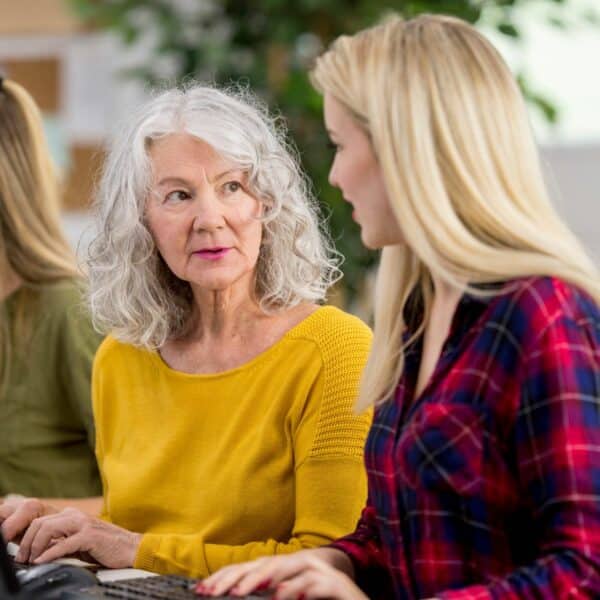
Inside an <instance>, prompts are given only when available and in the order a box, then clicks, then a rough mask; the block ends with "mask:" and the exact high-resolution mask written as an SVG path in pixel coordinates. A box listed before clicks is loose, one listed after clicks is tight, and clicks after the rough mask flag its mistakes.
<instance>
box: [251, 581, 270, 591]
mask: <svg viewBox="0 0 600 600" xmlns="http://www.w3.org/2000/svg"><path fill="white" fill-rule="evenodd" d="M270 585H271V580H270V579H265V580H264V581H261V582H260V583H259V584H258V585H257V586H256V588H254V589H255V591H257V592H262V591H263V590H266V589H268V588H269V586H270Z"/></svg>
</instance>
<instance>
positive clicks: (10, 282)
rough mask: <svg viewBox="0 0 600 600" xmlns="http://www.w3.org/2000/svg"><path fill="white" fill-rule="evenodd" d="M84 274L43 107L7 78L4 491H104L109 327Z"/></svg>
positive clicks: (0, 141)
mask: <svg viewBox="0 0 600 600" xmlns="http://www.w3.org/2000/svg"><path fill="white" fill-rule="evenodd" d="M80 280H81V277H80V275H79V273H78V271H77V267H76V262H75V257H74V255H73V253H72V252H71V250H70V248H69V245H68V244H67V242H66V241H65V238H64V236H63V233H62V231H61V227H60V221H59V201H58V193H57V186H56V181H55V178H54V173H53V169H52V165H51V161H50V156H49V153H48V149H47V146H46V141H45V138H44V134H43V129H42V123H41V117H40V113H39V110H38V108H37V106H36V105H35V103H34V101H33V99H32V98H31V96H30V95H29V94H28V93H27V92H26V91H25V90H24V89H23V88H22V87H21V86H19V85H18V84H16V83H14V82H12V81H7V80H2V79H0V440H2V442H1V443H0V497H2V496H6V495H8V494H20V495H25V496H38V497H44V498H53V499H54V498H92V497H95V496H98V495H99V494H100V493H101V491H102V490H101V484H100V480H99V476H98V470H97V466H96V461H95V457H94V441H93V437H94V431H93V418H92V410H91V400H90V372H91V363H92V359H93V356H94V353H95V351H96V348H97V346H98V344H99V342H100V337H99V336H98V335H97V334H96V333H95V332H94V331H93V330H92V327H91V323H90V320H89V318H88V317H87V315H86V314H85V312H84V311H83V310H82V308H81V306H80V305H81V298H80V292H79V283H80ZM53 504H54V505H60V501H55V500H53ZM69 504H70V505H72V504H73V503H72V502H70V503H69ZM80 506H81V507H82V508H85V507H89V508H90V510H91V512H94V511H95V509H96V506H97V503H96V501H95V500H94V499H91V500H85V501H83V502H82V504H80Z"/></svg>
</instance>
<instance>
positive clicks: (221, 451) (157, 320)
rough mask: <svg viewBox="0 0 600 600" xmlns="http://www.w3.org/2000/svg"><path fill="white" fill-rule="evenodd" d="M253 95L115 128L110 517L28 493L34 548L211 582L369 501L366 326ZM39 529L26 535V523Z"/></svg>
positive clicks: (109, 286)
mask: <svg viewBox="0 0 600 600" xmlns="http://www.w3.org/2000/svg"><path fill="white" fill-rule="evenodd" d="M246 97H247V96H242V95H240V94H239V93H234V92H223V91H219V90H217V89H212V88H209V87H191V88H189V89H188V90H187V91H179V90H172V91H167V92H165V93H163V94H161V95H160V96H158V97H157V98H155V99H154V100H152V101H151V102H149V103H148V104H147V105H146V106H144V107H143V108H142V109H141V111H140V112H139V113H138V114H137V115H136V116H134V117H133V118H132V120H131V124H130V125H129V126H128V127H127V128H126V129H125V130H123V131H121V132H120V134H119V135H118V138H117V140H116V141H115V143H114V145H113V146H112V149H111V151H110V153H109V156H108V160H107V164H106V168H105V172H104V176H103V179H102V183H101V187H100V193H99V215H100V225H101V228H100V234H99V236H98V238H97V239H96V240H95V242H94V243H93V245H92V247H91V250H90V261H89V262H90V264H89V267H90V285H91V289H90V301H91V306H92V312H93V316H94V318H95V323H96V325H97V326H98V327H99V328H101V329H102V330H105V331H107V332H111V335H110V336H108V337H107V339H106V340H105V342H104V343H103V344H102V346H101V347H100V349H99V351H98V354H97V357H96V360H95V364H94V371H93V382H92V387H93V394H92V395H93V403H94V415H95V422H96V431H97V444H96V453H97V458H98V464H99V467H100V472H101V476H102V479H103V484H104V485H103V489H104V510H103V515H102V518H101V519H94V518H91V517H87V516H85V515H84V514H83V513H81V512H78V511H76V510H70V509H66V510H65V511H63V512H55V511H53V510H52V509H51V508H50V507H48V506H45V505H43V504H41V503H39V502H35V501H30V502H26V503H24V504H23V505H22V506H21V507H20V509H18V510H17V511H15V512H14V513H13V514H12V515H11V516H10V517H9V518H8V519H6V520H5V521H4V524H3V530H4V532H5V534H6V535H7V536H8V537H9V538H14V537H15V536H16V535H18V534H19V533H22V532H23V530H25V529H26V532H25V535H24V537H23V540H22V543H21V548H20V554H19V555H18V559H19V560H21V561H31V562H45V561H49V560H52V559H55V558H57V557H59V556H62V555H66V554H73V553H81V552H82V553H85V554H87V555H89V556H91V557H92V558H94V559H95V560H97V561H98V562H100V563H101V564H103V565H105V566H108V567H117V568H118V567H130V566H135V567H139V568H144V569H148V570H152V571H156V572H163V573H167V572H168V573H182V574H190V575H193V576H206V575H208V574H209V573H211V572H213V571H214V570H216V569H218V568H219V567H222V566H223V565H226V564H229V563H233V562H237V561H240V560H245V559H250V558H253V557H258V556H263V555H272V554H280V553H286V552H291V551H294V550H298V549H301V548H308V547H313V546H319V545H322V544H325V543H327V542H329V541H331V540H333V539H335V538H336V537H338V536H340V535H342V534H344V533H348V532H349V531H351V530H352V528H353V527H354V525H355V523H356V520H357V518H358V517H359V514H360V509H361V505H362V504H363V503H364V501H365V497H366V480H365V474H364V469H363V466H362V458H361V456H362V448H363V444H364V441H365V437H366V434H367V430H368V427H369V422H370V418H369V417H368V416H361V417H357V416H355V415H354V413H353V409H352V406H353V403H354V401H355V400H356V396H357V391H358V383H359V378H360V373H361V371H362V369H363V367H364V365H365V362H366V358H367V354H368V351H369V345H370V331H369V329H368V328H367V327H366V326H365V325H364V324H363V323H362V322H361V321H359V320H358V319H356V318H355V317H352V316H349V315H347V314H345V313H343V312H342V311H340V310H338V309H336V308H333V307H330V306H319V304H318V303H320V302H322V301H323V299H324V297H325V293H326V290H327V288H328V287H329V285H330V284H331V283H332V281H334V279H335V278H336V277H337V273H338V271H337V269H336V260H335V254H334V252H333V250H332V248H331V246H330V245H329V242H328V241H327V237H326V236H325V235H324V233H323V232H322V231H320V228H319V217H318V212H317V209H316V206H315V203H314V201H313V199H312V198H311V196H310V193H309V188H308V185H307V183H306V180H305V178H304V176H303V175H302V173H301V171H300V169H299V167H298V165H297V163H296V161H295V160H294V159H293V158H292V156H291V155H290V152H289V151H288V150H287V149H286V146H285V142H284V141H283V139H284V138H283V135H284V134H283V132H282V131H281V130H278V129H277V128H276V127H275V125H274V123H273V121H272V120H271V119H269V117H268V115H267V114H266V112H265V111H264V110H263V109H262V108H260V107H257V106H256V103H254V104H251V103H250V102H248V101H247V100H246V99H245V98H246ZM32 520H33V523H32V524H31V525H30V526H29V527H28V528H27V526H28V525H29V524H30V523H31V521H32Z"/></svg>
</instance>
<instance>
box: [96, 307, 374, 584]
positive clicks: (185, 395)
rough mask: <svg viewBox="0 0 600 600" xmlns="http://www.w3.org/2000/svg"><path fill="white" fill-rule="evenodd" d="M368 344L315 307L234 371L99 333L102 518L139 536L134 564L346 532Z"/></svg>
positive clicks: (355, 491)
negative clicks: (195, 365) (199, 371)
mask: <svg viewBox="0 0 600 600" xmlns="http://www.w3.org/2000/svg"><path fill="white" fill-rule="evenodd" d="M370 341H371V334H370V331H369V329H368V327H367V326H366V325H364V324H363V323H362V322H361V321H360V320H358V319H357V318H355V317H352V316H350V315H347V314H345V313H343V312H342V311H340V310H338V309H336V308H333V307H322V308H319V309H318V310H316V311H315V312H314V313H313V314H312V315H310V316H309V317H308V318H306V319H305V320H304V321H302V322H301V323H300V324H299V325H297V326H295V327H293V328H292V329H291V330H289V331H288V332H287V333H286V334H285V336H284V337H283V338H282V339H281V340H279V341H278V342H277V343H276V344H274V345H273V346H272V347H271V348H269V349H268V350H266V351H265V352H263V353H262V354H260V355H258V356H257V357H255V358H254V359H253V360H251V361H250V362H248V363H246V364H244V365H242V366H241V367H238V368H235V369H232V370H229V371H226V372H222V373H217V374H210V375H190V374H186V373H181V372H179V371H175V370H173V369H171V368H169V367H168V366H167V365H166V364H165V363H164V362H163V361H162V359H161V358H160V356H159V355H158V354H157V353H156V352H148V351H145V350H140V349H139V348H135V347H133V346H131V345H126V344H122V343H120V342H118V341H116V340H115V339H114V338H111V337H109V338H107V339H106V340H105V341H104V343H103V344H102V345H101V347H100V349H99V351H98V353H97V355H96V360H95V363H94V373H93V401H94V414H95V419H96V438H97V443H96V453H97V457H98V464H99V467H100V471H101V475H102V479H103V485H104V501H105V503H104V513H103V517H104V518H105V519H107V520H109V521H111V522H113V523H115V524H117V525H120V526H122V527H125V528H126V529H129V530H131V531H136V532H141V533H144V536H143V539H142V543H141V546H140V548H139V551H138V554H137V557H136V561H135V566H136V567H138V568H142V569H148V570H150V571H156V572H159V573H182V574H187V575H191V576H194V577H205V576H207V575H208V574H209V573H211V572H213V571H215V570H216V569H218V568H220V567H222V566H224V565H227V564H230V563H234V562H240V561H244V560H250V559H252V558H255V557H258V556H263V555H268V554H279V553H284V552H293V551H295V550H299V549H301V548H307V547H311V546H317V545H321V544H326V543H328V542H329V541H330V540H333V539H335V538H337V537H340V536H342V535H344V534H346V533H348V532H350V531H352V530H353V529H354V526H355V524H356V520H357V519H358V516H359V513H360V510H361V508H362V506H363V504H364V502H365V499H366V479H365V473H364V467H363V462H362V450H363V444H364V440H365V437H366V434H367V430H368V427H369V424H370V417H371V415H370V414H369V415H362V416H359V417H357V416H354V415H353V412H352V406H353V403H354V400H355V398H356V395H357V389H358V382H359V378H360V373H361V371H362V369H363V367H364V364H365V362H366V358H367V354H368V350H369V345H370Z"/></svg>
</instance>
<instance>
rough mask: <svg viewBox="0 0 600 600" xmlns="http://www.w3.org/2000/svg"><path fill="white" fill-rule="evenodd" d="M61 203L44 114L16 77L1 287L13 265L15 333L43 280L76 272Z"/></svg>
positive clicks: (23, 335) (5, 165)
mask: <svg viewBox="0 0 600 600" xmlns="http://www.w3.org/2000/svg"><path fill="white" fill-rule="evenodd" d="M59 210H60V204H59V197H58V190H57V183H56V179H55V173H54V169H53V167H52V163H51V159H50V154H49V151H48V148H47V144H46V139H45V137H44V132H43V126H42V120H41V115H40V111H39V109H38V107H37V106H36V104H35V102H34V101H33V99H32V98H31V96H30V95H29V93H28V92H27V91H25V89H24V88H23V87H21V86H20V85H18V84H17V83H15V82H13V81H7V80H4V81H3V82H2V85H1V87H0V292H1V291H3V288H4V286H5V284H6V281H7V273H8V272H9V270H11V271H12V272H13V273H14V274H16V275H17V277H18V278H19V280H20V281H21V288H22V289H21V291H20V292H19V295H18V301H17V304H16V307H15V311H16V318H15V322H14V327H15V335H14V339H18V340H19V341H20V342H21V343H22V344H23V345H24V344H25V342H26V340H27V337H28V335H27V333H28V319H27V314H28V311H29V308H30V307H31V306H32V304H33V303H34V302H35V296H36V293H35V291H36V288H37V287H38V286H39V285H40V284H44V283H48V282H53V281H58V280H60V279H65V278H72V277H76V276H77V275H78V270H77V266H76V261H75V256H74V255H73V252H72V251H71V249H70V247H69V245H68V243H67V241H66V240H65V238H64V236H63V233H62V230H61V226H60V215H59ZM8 339H9V332H8V321H7V315H6V312H5V307H4V306H3V307H2V310H0V386H1V384H2V382H3V381H4V377H5V374H6V365H7V363H8V360H9V356H10V354H11V350H13V349H11V348H10V347H9V345H8Z"/></svg>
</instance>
